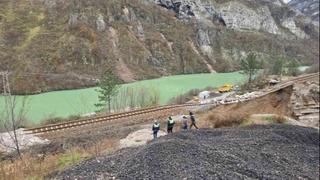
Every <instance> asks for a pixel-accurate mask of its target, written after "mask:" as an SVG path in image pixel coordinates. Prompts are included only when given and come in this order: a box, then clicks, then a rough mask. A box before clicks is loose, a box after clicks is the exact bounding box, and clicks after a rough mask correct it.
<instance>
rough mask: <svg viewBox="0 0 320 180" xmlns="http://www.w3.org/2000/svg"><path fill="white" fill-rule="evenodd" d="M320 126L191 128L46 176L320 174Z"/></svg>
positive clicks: (297, 176) (268, 176)
mask: <svg viewBox="0 0 320 180" xmlns="http://www.w3.org/2000/svg"><path fill="white" fill-rule="evenodd" d="M318 177H319V132H318V131H317V130H314V129H311V128H303V127H298V126H288V125H270V126H251V127H246V128H239V129H235V128H230V129H216V130H199V131H188V132H181V133H177V134H172V135H169V136H166V137H162V138H159V139H158V140H157V141H154V142H151V143H150V144H148V145H147V146H144V147H141V148H135V149H125V150H122V151H119V152H117V153H116V154H114V155H111V156H107V157H97V158H94V159H91V160H88V161H85V162H83V163H81V164H79V165H77V166H74V167H71V168H69V169H67V170H65V171H63V172H59V173H56V174H53V175H51V177H47V179H112V178H116V179H251V178H252V179H317V178H318Z"/></svg>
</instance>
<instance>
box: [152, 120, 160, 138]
mask: <svg viewBox="0 0 320 180" xmlns="http://www.w3.org/2000/svg"><path fill="white" fill-rule="evenodd" d="M159 130H160V123H159V122H158V121H157V120H155V121H154V123H153V125H152V131H153V139H156V138H157V137H158V132H159Z"/></svg>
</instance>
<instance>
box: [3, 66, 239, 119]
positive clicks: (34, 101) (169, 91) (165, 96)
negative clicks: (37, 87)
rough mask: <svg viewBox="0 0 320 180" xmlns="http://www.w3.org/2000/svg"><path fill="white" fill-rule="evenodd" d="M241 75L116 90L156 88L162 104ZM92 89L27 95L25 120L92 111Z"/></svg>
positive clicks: (208, 76)
mask: <svg viewBox="0 0 320 180" xmlns="http://www.w3.org/2000/svg"><path fill="white" fill-rule="evenodd" d="M244 79H245V78H244V75H242V74H240V73H239V72H232V73H216V74H192V75H177V76H169V77H162V78H158V79H152V80H144V81H137V82H134V83H129V84H123V85H121V87H120V90H121V89H124V88H127V87H130V88H147V89H153V90H156V91H157V93H159V96H160V104H162V105H164V104H166V103H167V102H168V101H169V100H170V99H171V98H173V97H176V96H178V95H180V94H183V93H186V92H188V91H189V90H191V89H197V88H198V89H202V88H205V87H208V86H211V87H218V86H221V85H223V84H225V83H231V84H238V83H241V82H243V81H244ZM95 89H96V88H86V89H80V90H65V91H54V92H48V93H42V94H37V95H31V96H28V98H27V106H26V107H27V108H26V111H27V113H26V118H27V121H28V123H29V124H30V123H31V124H39V123H41V121H43V120H45V119H47V118H54V117H61V118H65V117H68V116H71V115H83V114H86V113H90V112H94V111H96V110H97V109H96V107H95V106H94V104H95V103H97V102H98V94H97V92H96V91H95ZM23 97H24V96H17V102H18V103H17V107H18V108H17V109H19V107H21V101H22V99H23ZM19 103H20V104H19ZM3 110H4V97H3V96H2V97H1V96H0V115H1V113H2V114H3Z"/></svg>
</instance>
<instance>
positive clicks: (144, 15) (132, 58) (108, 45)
mask: <svg viewBox="0 0 320 180" xmlns="http://www.w3.org/2000/svg"><path fill="white" fill-rule="evenodd" d="M0 7H1V8H0V71H5V70H8V71H10V72H12V74H11V80H12V84H13V89H14V92H16V93H35V92H43V91H50V90H58V89H70V88H81V87H87V86H94V85H96V83H97V78H98V77H99V74H100V73H101V72H102V71H103V70H104V69H105V68H107V67H110V66H112V67H113V69H114V73H115V74H116V75H117V76H119V77H120V78H121V79H122V80H123V81H124V82H132V81H135V80H141V79H149V78H155V77H160V76H165V75H174V74H188V73H204V72H215V71H217V72H225V71H233V70H238V69H239V66H238V64H239V60H240V59H241V58H243V57H244V56H246V55H247V54H248V52H249V51H254V52H256V53H257V54H258V56H259V58H260V59H263V60H264V61H265V62H267V63H272V61H274V59H276V58H277V57H279V56H284V57H286V58H288V59H297V60H299V61H300V62H302V63H303V64H311V63H313V62H316V61H318V56H319V52H318V47H319V43H318V38H319V31H318V27H316V26H315V25H314V24H313V23H311V22H309V21H308V19H307V18H305V17H304V16H303V15H301V14H300V15H298V14H296V12H295V11H293V10H292V9H290V8H289V7H288V6H287V5H284V4H282V3H280V4H279V2H278V1H276V0H275V1H257V0H256V1H249V0H233V1H231V0H228V1H221V0H192V1H186V0H175V1H171V0H162V1H153V0H117V1H105V0H92V1H87V0H40V1H37V0H15V1H13V0H2V1H0ZM0 85H1V84H0Z"/></svg>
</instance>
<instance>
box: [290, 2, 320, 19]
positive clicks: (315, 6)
mask: <svg viewBox="0 0 320 180" xmlns="http://www.w3.org/2000/svg"><path fill="white" fill-rule="evenodd" d="M289 5H290V6H292V7H293V8H295V9H297V10H299V11H300V12H302V13H303V14H305V15H306V16H308V17H310V18H311V19H312V20H313V21H315V22H317V23H318V24H319V0H292V1H290V2H289Z"/></svg>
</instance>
